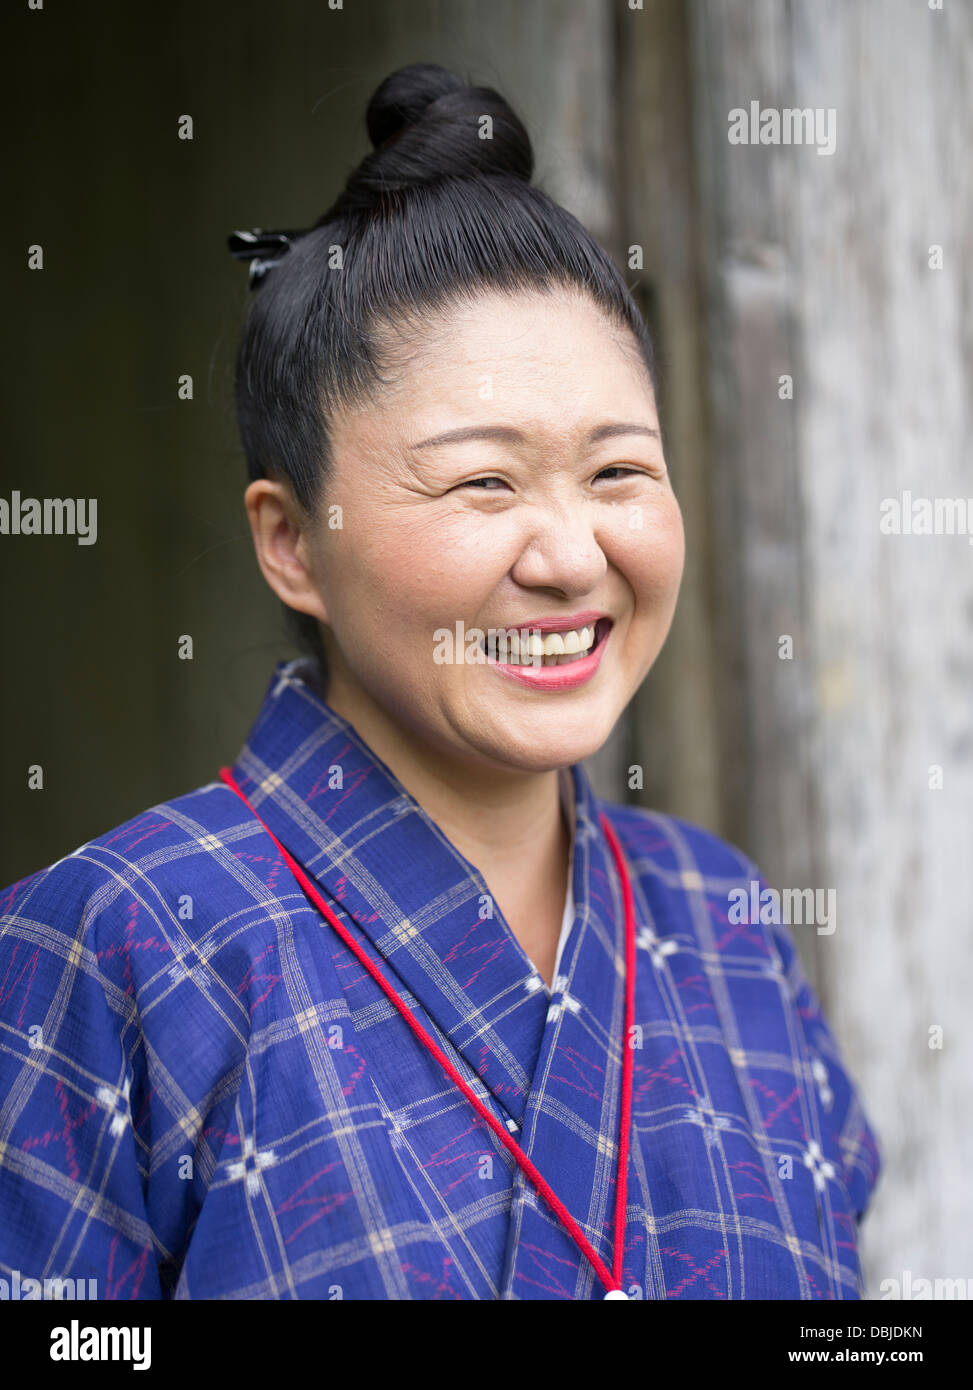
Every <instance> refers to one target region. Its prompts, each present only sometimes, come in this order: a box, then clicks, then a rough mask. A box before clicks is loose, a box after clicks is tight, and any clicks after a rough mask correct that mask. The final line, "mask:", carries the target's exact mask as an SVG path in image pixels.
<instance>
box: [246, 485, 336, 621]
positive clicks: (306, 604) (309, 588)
mask: <svg viewBox="0 0 973 1390" xmlns="http://www.w3.org/2000/svg"><path fill="white" fill-rule="evenodd" d="M243 501H244V504H245V506H246V509H247V517H248V519H249V521H250V531H251V533H252V535H253V547H254V550H255V551H256V552H257V563H258V564H259V565H260V569H261V571H262V573H263V577H264V579H266V581H267V583H268V584H269V585H270V587H271V588H272V589H273V591H274V593H275V594H276V595H277V597H278V598H279V599H281V600H282V601H283V602H284V603H286V604H287V606H288V608H296V609H297V610H298V612H300V613H310V614H311V616H312V617H314V618H317V619H318V620H319V621H320V622H323V623H326V622H327V621H328V610H327V606H326V605H325V602H324V598H323V597H322V595H321V593H320V591H319V589H318V587H317V585H316V583H315V577H314V572H313V568H312V564H311V555H310V548H309V544H308V536H307V532H306V525H307V523H306V518H304V516H303V514H302V512H301V509H300V507H299V506H298V504H297V501H296V500H295V498H294V494H293V492H292V491H291V489H290V488H289V487H288V486H287V484H286V483H279V482H276V481H274V480H273V479H270V478H258V479H257V480H256V481H255V482H252V483H251V484H250V486H249V487H248V488H247V490H246V492H245V493H244V494H243Z"/></svg>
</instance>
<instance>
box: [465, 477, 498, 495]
mask: <svg viewBox="0 0 973 1390" xmlns="http://www.w3.org/2000/svg"><path fill="white" fill-rule="evenodd" d="M486 483H499V484H500V486H501V487H506V486H507V484H506V483H505V482H504V480H503V479H502V478H470V480H469V481H468V482H465V483H460V484H459V486H460V487H478V488H480V489H481V490H482V491H484V492H493V490H494V489H493V488H491V487H486V486H485V484H486Z"/></svg>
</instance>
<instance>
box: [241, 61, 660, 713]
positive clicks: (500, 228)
mask: <svg viewBox="0 0 973 1390" xmlns="http://www.w3.org/2000/svg"><path fill="white" fill-rule="evenodd" d="M365 119H366V125H367V128H368V134H369V136H370V138H371V141H372V144H373V146H374V149H373V150H372V152H371V153H370V154H368V155H366V156H365V157H364V159H362V161H361V163H360V164H359V165H358V167H357V168H356V169H354V170H353V172H352V173H351V174H350V176H349V178H348V180H347V183H346V184H345V187H344V189H343V191H342V192H341V194H340V196H339V197H338V198H337V200H336V201H335V202H334V203H333V204H332V206H331V207H330V208H328V210H327V211H326V212H325V213H323V214H322V216H321V217H320V218H319V219H318V220H317V222H316V223H315V224H314V226H313V227H312V228H309V229H308V230H307V231H306V232H302V233H291V234H289V235H290V237H291V249H290V250H289V251H287V253H286V254H283V255H281V257H280V259H279V260H277V261H276V262H275V263H274V264H273V266H272V267H271V268H270V269H269V270H268V271H267V272H266V274H264V276H263V277H262V278H261V279H260V280H258V281H257V282H256V284H255V287H254V288H255V293H254V295H253V301H252V304H251V306H250V310H249V313H248V315H247V320H246V323H245V326H244V330H243V336H242V340H241V343H240V349H239V353H238V355H237V363H236V379H235V395H236V408H237V417H238V420H239V426H240V434H241V438H242V442H243V448H244V452H245V454H246V458H247V467H248V472H249V476H250V478H251V480H252V479H255V478H263V477H268V478H275V479H279V480H281V481H286V482H287V483H289V484H290V487H291V489H292V492H293V494H294V497H295V499H296V502H297V504H298V506H299V507H300V508H301V511H302V513H303V514H304V516H305V518H306V519H310V518H311V517H312V516H313V515H314V514H315V512H316V509H317V506H318V504H319V502H320V499H321V495H322V489H323V485H324V483H325V481H326V479H327V475H328V472H329V469H330V465H331V456H330V450H329V441H328V419H329V415H330V413H331V412H332V411H333V410H334V409H336V408H337V407H339V406H347V405H352V406H353V405H356V404H360V403H362V402H365V401H367V399H368V398H369V395H370V393H372V392H374V391H375V390H376V389H377V388H378V387H379V386H380V385H381V382H382V381H383V369H384V368H385V367H386V366H387V362H386V360H385V359H384V358H383V355H382V353H381V351H380V350H379V345H378V341H377V340H378V334H379V331H380V330H381V329H382V328H383V327H385V326H388V325H392V324H399V325H408V324H412V325H416V324H418V325H419V327H420V328H421V321H422V317H423V314H427V313H430V312H435V311H437V310H443V309H447V308H448V307H449V306H450V305H451V304H452V303H455V302H456V301H457V300H461V299H468V298H470V297H473V296H475V295H476V294H477V293H478V292H482V291H488V290H493V291H497V290H499V291H501V292H509V293H516V292H519V291H524V290H533V291H541V292H548V291H550V290H552V289H555V288H559V287H566V288H570V287H575V288H577V289H580V290H582V291H583V292H585V293H586V294H587V295H588V296H590V298H591V299H592V300H593V301H594V302H595V303H597V304H598V305H600V306H601V308H602V309H603V310H604V311H605V312H606V313H607V314H608V316H609V317H610V318H611V319H612V320H613V321H614V322H616V323H617V324H619V325H620V326H623V327H627V328H628V329H630V330H631V333H632V335H633V337H634V340H635V343H634V346H635V347H636V350H637V351H638V352H639V354H640V356H641V358H642V360H643V361H644V363H645V366H646V368H647V370H648V374H649V379H650V381H651V382H652V385H653V389H654V388H655V384H656V382H655V366H654V359H653V351H652V343H651V339H650V337H649V333H648V330H647V328H646V326H645V323H644V321H643V319H642V316H641V314H640V313H639V310H638V308H637V306H636V304H635V301H634V300H633V298H632V296H631V294H630V293H629V290H628V287H627V285H626V284H625V280H624V278H623V276H622V274H621V272H620V271H619V269H618V268H617V266H616V265H615V263H614V262H613V261H612V259H611V258H610V257H609V256H608V254H607V253H606V252H605V251H604V250H603V249H602V247H601V246H599V245H598V243H597V242H596V241H595V240H594V238H593V237H592V236H591V235H590V233H589V232H588V231H587V230H586V229H585V228H584V227H583V226H582V225H581V223H580V222H579V221H578V220H577V219H576V218H575V217H573V216H572V215H571V214H570V213H569V212H567V211H566V210H565V209H564V208H562V207H560V206H559V205H558V204H557V203H555V202H554V201H553V200H552V199H551V198H550V197H548V195H547V194H546V193H544V192H543V191H542V190H541V189H540V188H538V187H536V186H534V185H533V184H531V182H530V180H531V178H532V175H533V170H534V156H533V150H532V148H531V142H530V137H529V136H528V134H527V131H526V130H525V129H524V126H523V125H522V124H521V122H520V120H519V119H518V117H517V116H516V115H515V114H514V112H513V111H512V110H511V108H510V107H509V106H508V105H507V103H506V101H505V100H504V99H503V97H502V96H500V95H499V94H498V93H497V92H495V91H494V90H493V89H492V88H490V87H478V86H471V85H468V84H467V83H466V82H465V81H464V80H463V79H462V78H460V77H458V76H457V75H456V74H455V73H452V72H449V71H447V70H446V69H445V68H442V67H439V66H437V65H435V64H430V63H416V64H413V65H411V66H409V67H404V68H400V69H398V70H397V71H396V72H393V73H392V74H390V76H388V77H386V78H385V80H384V81H383V82H382V83H381V84H380V85H379V87H378V88H377V89H376V91H375V92H374V94H373V96H372V98H371V100H370V101H369V103H368V108H367V111H366V117H365ZM336 248H340V250H336ZM286 616H287V623H288V627H289V629H290V633H291V636H292V638H293V639H294V641H295V642H296V644H297V646H298V648H299V649H300V650H301V651H302V652H304V653H305V654H306V655H308V656H310V657H312V658H313V659H314V660H316V661H317V662H318V664H319V665H320V668H321V682H322V686H323V688H325V689H326V687H327V669H326V661H325V653H324V647H323V643H322V641H321V633H320V629H319V627H318V624H317V622H316V621H315V619H313V618H312V617H311V616H310V615H308V614H304V613H298V612H296V611H295V610H292V609H290V608H287V610H286Z"/></svg>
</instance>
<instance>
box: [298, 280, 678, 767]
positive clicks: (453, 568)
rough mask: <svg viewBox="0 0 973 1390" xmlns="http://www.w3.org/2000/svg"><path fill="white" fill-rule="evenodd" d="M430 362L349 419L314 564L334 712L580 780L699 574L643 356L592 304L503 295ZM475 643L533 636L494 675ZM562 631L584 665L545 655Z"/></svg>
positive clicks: (423, 353) (466, 309) (448, 328)
mask: <svg viewBox="0 0 973 1390" xmlns="http://www.w3.org/2000/svg"><path fill="white" fill-rule="evenodd" d="M410 351H412V352H413V355H412V356H411V357H406V358H404V359H401V360H400V361H398V364H397V365H395V360H394V359H393V372H392V377H393V383H394V384H392V385H391V386H390V387H388V388H383V393H382V394H381V396H380V397H379V399H378V400H377V401H376V402H375V403H374V404H372V405H370V406H368V407H367V408H365V409H357V410H351V411H343V412H341V413H340V414H338V415H337V416H336V417H333V429H332V442H333V460H334V467H333V472H332V474H331V476H330V478H329V481H328V484H327V487H326V489H325V493H324V496H323V498H322V507H321V509H320V514H319V515H320V519H319V521H318V522H317V524H316V527H315V530H314V532H313V534H311V535H309V536H307V537H306V543H307V545H306V556H305V559H306V563H307V566H308V569H309V571H310V577H311V583H312V585H313V588H314V590H315V591H316V597H315V600H314V602H313V603H312V604H311V605H309V606H311V607H313V608H314V611H315V613H316V615H317V616H318V617H321V618H323V619H324V621H325V622H326V624H327V626H326V627H325V630H324V637H325V646H326V650H327V652H328V657H329V663H330V684H329V688H328V699H329V702H330V703H331V704H332V705H333V706H334V708H335V709H337V710H338V712H339V713H343V714H345V715H346V716H347V717H348V718H349V719H350V720H351V722H353V723H354V722H355V711H356V710H361V709H363V708H364V707H366V706H367V707H368V709H369V722H371V723H372V724H374V721H375V719H376V718H379V719H381V720H383V721H391V722H392V724H393V725H394V726H395V727H396V733H397V734H398V735H401V734H404V735H405V736H406V737H407V738H409V739H410V740H413V741H419V742H421V743H422V744H425V745H432V746H433V747H435V748H437V749H439V750H440V751H441V752H443V753H446V754H447V755H451V756H453V757H455V758H458V759H463V760H467V761H473V762H475V763H477V764H481V765H482V764H484V763H485V764H489V765H492V766H495V767H497V768H506V769H519V770H521V771H541V770H549V769H551V768H553V767H559V766H565V765H567V764H570V763H573V762H576V761H578V760H579V759H582V758H584V757H587V756H588V755H589V754H591V753H592V752H594V751H595V750H596V749H598V748H599V747H600V746H601V745H602V744H603V743H604V742H605V740H606V739H607V737H608V735H609V734H610V732H611V730H612V728H613V726H614V724H615V723H616V721H617V719H618V717H619V715H620V714H621V712H622V711H623V709H624V708H625V706H626V705H627V703H628V702H629V700H630V699H631V697H632V695H633V694H634V693H635V691H636V689H637V688H638V686H639V684H640V682H641V681H642V680H643V678H644V676H645V674H646V672H647V671H648V670H649V668H650V667H651V665H652V663H653V662H654V661H655V658H656V656H657V655H658V653H659V650H660V648H661V646H662V644H663V642H664V640H665V637H666V634H667V633H668V631H669V626H670V623H671V621H672V616H673V611H674V608H675V604H676V596H677V593H678V589H679V582H680V579H681V576H682V567H683V557H684V540H683V528H682V518H681V515H680V511H679V505H678V503H677V501H676V498H675V495H674V493H673V491H672V487H671V485H670V482H669V477H668V474H667V471H666V467H665V462H664V460H663V453H662V445H661V441H660V439H659V434H658V430H659V422H658V418H657V415H656V408H655V402H654V399H653V393H652V387H651V383H650V381H649V378H648V374H647V372H646V370H645V367H644V365H643V364H642V363H641V361H640V360H639V358H638V357H637V350H636V346H635V343H634V339H630V336H629V335H628V334H627V331H625V330H622V329H619V328H616V327H615V326H614V325H613V324H612V322H611V321H610V320H609V319H608V318H607V317H606V316H605V314H604V313H603V311H602V310H600V309H599V308H598V307H597V306H596V305H594V304H593V303H592V302H591V301H590V300H588V299H587V298H586V297H584V296H582V295H578V294H573V293H571V292H568V291H558V292H556V293H552V294H550V295H544V294H523V295H520V296H517V297H510V296H503V295H500V294H489V295H484V296H482V297H479V298H477V299H476V300H475V301H473V302H471V303H469V304H463V305H459V306H457V307H455V308H454V309H452V310H451V311H450V312H449V313H448V315H446V316H445V317H443V318H441V319H434V320H431V321H429V322H428V324H427V325H425V326H424V330H423V336H422V337H421V339H420V341H419V348H418V352H415V350H414V343H412V342H411V340H410ZM334 508H340V512H339V511H335V510H334ZM339 519H340V527H339V526H337V525H336V522H337V521H338V520H339ZM317 599H319V600H320V607H317V606H316V604H317ZM457 625H460V628H459V640H457V638H458V634H457ZM473 629H477V630H479V632H482V633H483V634H484V637H488V636H489V633H490V630H491V629H493V630H495V631H497V630H510V629H515V630H516V631H517V634H518V647H519V652H518V654H517V655H514V653H513V650H512V643H511V644H510V645H508V648H507V650H506V653H505V652H504V649H503V648H499V649H498V650H497V655H498V656H499V658H500V659H499V660H493V659H489V660H488V659H485V655H484V654H483V653H482V651H481V648H480V644H479V642H478V641H477V640H476V633H475V632H473V633H472V635H470V634H471V630H473ZM565 629H567V630H570V631H573V632H576V633H577V637H574V636H567V635H566V634H565ZM585 629H589V631H585ZM590 629H594V631H593V632H591V631H590ZM525 630H526V631H525ZM552 630H556V631H557V632H558V634H559V635H560V640H561V642H562V643H563V645H564V647H565V652H564V655H565V656H573V657H574V659H573V660H571V661H565V660H563V659H561V660H559V661H557V662H556V663H555V664H549V662H550V658H549V657H548V658H547V659H546V660H544V662H543V664H542V662H541V658H540V657H539V656H535V655H534V648H535V647H536V646H537V642H536V641H535V640H534V639H535V638H536V639H539V640H540V641H541V642H543V643H544V644H545V647H552V646H553V647H554V648H555V649H557V648H558V641H557V639H556V638H553V640H551V639H552V636H553V634H552ZM446 634H450V637H451V640H447V636H446ZM528 636H529V640H530V646H529V647H528V640H527V639H528ZM593 638H594V640H595V641H596V643H597V645H596V646H595V648H594V649H593V651H592V652H591V655H590V656H583V655H581V653H583V651H584V650H585V649H586V647H588V645H589V644H590V642H591V641H592V639H593ZM555 654H556V652H555ZM505 656H506V659H504V657H505ZM481 657H483V658H484V659H479V658H481ZM471 658H472V659H471ZM525 659H526V664H524V663H525Z"/></svg>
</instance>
